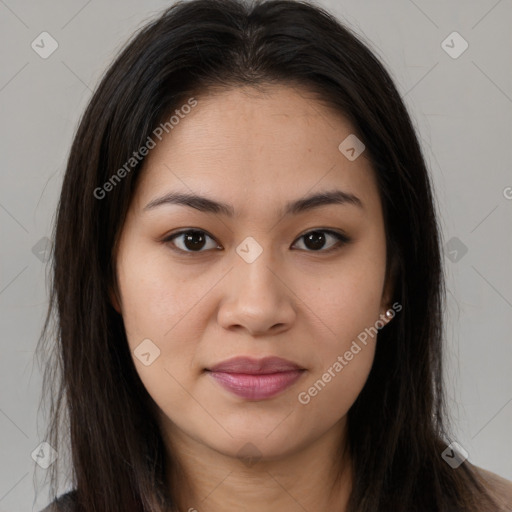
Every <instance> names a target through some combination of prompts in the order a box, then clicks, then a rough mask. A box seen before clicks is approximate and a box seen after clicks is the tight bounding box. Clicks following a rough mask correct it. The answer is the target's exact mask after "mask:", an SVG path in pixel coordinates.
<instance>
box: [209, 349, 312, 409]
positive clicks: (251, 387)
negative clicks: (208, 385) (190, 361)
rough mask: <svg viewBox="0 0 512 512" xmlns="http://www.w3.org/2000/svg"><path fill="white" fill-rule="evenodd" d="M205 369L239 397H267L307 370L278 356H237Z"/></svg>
mask: <svg viewBox="0 0 512 512" xmlns="http://www.w3.org/2000/svg"><path fill="white" fill-rule="evenodd" d="M205 371H206V372H207V373H208V375H210V376H211V377H212V378H213V379H214V380H215V381H216V382H217V383H218V384H220V385H221V386H222V387H223V388H224V389H226V390H227V391H229V392H231V393H232V394H234V395H236V396H238V397H241V398H244V399H246V400H264V399H268V398H272V397H274V396H277V395H278V394H280V393H282V392H283V391H284V390H285V389H287V388H289V387H290V386H292V385H293V384H294V383H295V382H296V381H297V380H298V379H299V378H300V377H301V376H302V374H303V373H304V372H305V371H306V369H305V368H302V367H301V366H299V365H298V364H296V363H294V362H292V361H288V360H286V359H282V358H278V357H267V358H263V359H253V358H249V357H236V358H232V359H229V360H227V361H223V362H221V363H219V364H216V365H214V366H212V367H211V368H206V369H205Z"/></svg>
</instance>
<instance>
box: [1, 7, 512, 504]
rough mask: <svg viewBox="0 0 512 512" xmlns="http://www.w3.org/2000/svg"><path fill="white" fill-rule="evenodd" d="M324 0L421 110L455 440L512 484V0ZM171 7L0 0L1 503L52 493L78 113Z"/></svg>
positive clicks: (417, 116) (415, 112) (417, 119)
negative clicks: (66, 202) (39, 358)
mask: <svg viewBox="0 0 512 512" xmlns="http://www.w3.org/2000/svg"><path fill="white" fill-rule="evenodd" d="M319 4H320V5H322V6H324V7H327V8H328V9H329V10H331V11H332V12H333V13H334V14H335V15H337V16H338V17H339V18H340V19H341V21H345V22H347V23H349V24H350V25H351V26H352V27H353V28H354V29H355V30H356V32H357V33H359V34H360V35H361V37H362V38H363V39H364V40H365V41H366V42H367V43H368V44H369V45H370V47H371V48H372V50H373V51H374V52H375V53H376V54H377V56H378V57H379V58H380V59H381V60H382V61H383V62H384V64H385V65H386V67H387V68H388V70H389V71H390V73H391V75H392V76H393V78H394V80H395V82H396V84H397V87H398V89H399V91H400V92H401V94H402V96H403V98H404V101H405V103H406V105H407V107H408V109H409V111H410V113H411V115H412V117H413V121H414V124H415V126H416V127H417V130H418V133H419V136H420V139H421V144H422V147H423V150H424V153H425V157H426V159H427V163H428V166H429V168H430V170H431V173H432V179H433V182H434V186H435V192H436V194H437V202H438V208H439V212H440V214H441V228H442V234H443V238H444V241H443V250H444V264H445V267H446V274H447V278H448V281H447V288H448V307H447V311H446V316H447V327H446V343H447V356H448V359H447V367H446V372H447V383H448V395H449V397H450V410H451V413H452V417H453V421H454V424H455V425H456V432H457V438H456V439H455V440H456V441H457V442H459V444H460V445H462V446H463V447H464V448H465V449H466V450H467V452H468V453H469V460H470V461H471V462H472V463H474V464H477V465H479V466H481V467H484V468H486V469H488V470H490V471H493V472H496V473H498V474H500V475H502V476H504V477H505V478H508V479H512V446H511V437H510V432H512V429H511V426H512V368H511V362H512V343H511V332H512V268H511V262H512V229H511V227H512V226H511V225H512V222H511V221H512V166H511V164H512V66H511V63H512V59H511V58H510V55H511V54H512V35H511V34H512V30H511V27H512V2H511V1H510V0H500V1H497V0H481V1H476V0H474V1H468V0H460V1H446V0H436V1H421V0H415V1H412V0H385V1H383V0H371V1H360V0H343V1H342V0H323V1H322V2H319ZM169 5H170V2H168V1H157V0H146V1H144V2H142V1H139V2H137V1H134V0H124V1H121V0H110V1H109V2H99V1H97V0H89V1H87V0H65V1H64V0H42V1H39V2H29V1H25V0H0V43H1V46H2V53H1V66H0V112H1V118H0V119H1V122H0V141H1V160H0V165H1V173H0V179H1V182H0V183H1V186H0V226H1V250H0V251H1V267H0V268H1V271H0V305H1V317H0V322H1V330H0V332H1V345H0V346H1V358H0V379H1V382H0V383H1V385H0V432H1V436H0V453H1V459H0V512H5V511H21V510H39V509H40V508H41V507H42V506H43V505H45V504H46V502H47V501H46V498H45V496H44V494H43V495H42V496H38V497H37V500H36V498H35V496H34V484H33V479H34V478H38V476H37V475H40V474H41V472H43V471H44V469H42V468H39V467H38V466H37V472H36V464H35V462H34V460H33V458H32V453H33V452H34V450H36V449H37V447H38V446H39V445H40V443H41V442H43V441H44V439H42V438H41V432H43V430H42V428H43V425H44V421H43V420H42V419H39V423H38V417H37V407H38V404H39V398H40V392H41V374H40V371H39V369H38V367H37V365H36V364H35V363H34V349H35V347H36V343H37V339H38V336H39V333H40V330H41V327H42V322H43V318H44V314H45V312H46V307H47V302H48V299H47V286H46V284H45V272H46V270H45V266H46V262H45V258H46V254H47V251H46V250H45V248H47V247H48V245H47V244H48V241H47V238H48V237H50V236H51V226H52V222H53V216H54V211H55V208H56V206H57V201H58V195H59V190H60V186H61V182H62V178H63V173H64V169H65V164H66V159H67V155H68V151H69V147H70V144H71V141H72V137H73V134H74V132H75V129H76V126H77V122H78V120H79V117H80V115H81V114H82V112H83V110H84V108H85V106H86V104H87V102H88V100H89V98H90V97H91V91H92V90H93V89H94V87H95V86H96V85H97V83H98V80H99V78H100V77H101V75H102V74H103V72H104V71H105V69H106V68H107V66H108V65H109V63H110V62H111V61H112V59H113V57H114V55H115V54H116V53H117V52H118V51H119V49H120V48H121V47H122V46H123V44H124V42H125V41H126V40H127V38H128V37H129V36H130V35H131V34H132V33H133V32H134V30H136V29H137V28H139V27H141V26H142V25H143V24H144V23H145V22H146V21H148V20H150V19H151V18H153V17H154V16H156V15H157V13H158V12H159V11H160V10H162V9H164V8H165V7H167V6H169ZM42 32H47V33H48V34H49V35H50V36H51V38H53V39H54V40H55V41H56V43H53V44H58V47H57V49H56V50H55V51H54V52H53V53H52V54H51V55H50V56H49V57H47V58H42V57H41V56H40V54H39V53H37V52H36V51H35V49H33V47H32V43H33V41H35V42H36V43H37V41H40V38H41V37H45V38H47V39H45V41H47V44H45V48H46V49H47V50H48V49H49V48H51V46H50V43H51V41H50V39H48V36H46V35H45V36H40V34H41V33H42ZM453 32H457V33H458V34H453ZM443 42H444V43H443ZM39 44H40V46H42V45H41V43H39ZM466 44H467V45H468V47H467V49H465V51H463V52H462V50H463V49H464V48H465V47H466ZM36 48H37V47H36ZM40 51H41V49H40ZM461 52H462V53H461Z"/></svg>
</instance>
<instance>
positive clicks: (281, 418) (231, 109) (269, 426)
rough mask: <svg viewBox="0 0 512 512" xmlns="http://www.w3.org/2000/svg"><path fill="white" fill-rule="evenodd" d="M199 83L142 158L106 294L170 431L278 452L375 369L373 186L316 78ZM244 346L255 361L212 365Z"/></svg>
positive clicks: (306, 437)
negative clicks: (308, 84) (252, 85)
mask: <svg viewBox="0 0 512 512" xmlns="http://www.w3.org/2000/svg"><path fill="white" fill-rule="evenodd" d="M196 99H197V106H195V108H194V109H192V111H191V112H190V113H189V114H187V115H186V116H183V118H182V119H180V121H179V124H176V125H175V126H174V127H173V129H172V130H171V131H169V133H168V134H166V135H165V137H163V138H162V140H161V142H158V144H157V145H156V147H155V148H154V149H151V150H150V152H149V154H148V156H147V158H146V161H145V166H144V170H143V172H142V174H141V176H140V181H139V183H138V186H137V190H136V192H135V195H134V197H133V200H132V203H131V206H130V210H129V213H128V216H127V219H126V221H125V224H124V226H123V229H122V233H121V237H120V242H119V245H118V248H117V251H116V267H117V268H116V272H117V280H118V286H119V288H118V290H117V297H118V298H115V297H114V296H113V297H112V301H113V304H114V307H116V309H117V310H118V311H119V312H120V314H121V315H122V317H123V321H124V325H125V329H126V333H127V338H128V342H129V346H130V350H131V353H132V357H133V361H134V364H135V366H136V369H137V371H138V374H139V375H140V378H141V380H142V382H143V384H144V386H145V387H146V389H147V391H148V393H149V394H150V395H151V397H152V398H153V400H154V402H155V403H156V405H157V406H158V410H159V422H160V424H161V426H162V428H163V429H164V430H165V432H166V433H167V434H169V436H170V437H172V438H173V439H182V440H186V439H189V440H194V441H195V442H199V443H201V444H202V445H203V446H207V447H210V448H212V449H214V450H216V451H217V452H221V453H223V454H225V455H230V456H236V454H237V453H239V450H240V449H241V448H242V447H243V446H244V445H245V444H246V443H252V445H254V446H256V447H257V450H258V453H259V454H261V455H262V456H264V457H269V458H278V457H281V456H284V455H286V454H291V453H293V452H294V451H296V450H299V449H300V448H301V447H304V446H307V445H308V444H311V443H313V442H315V440H318V439H319V438H321V437H322V436H323V435H324V434H325V433H326V432H328V431H332V429H333V428H334V429H337V428H339V429H340V431H341V429H342V428H343V426H344V422H345V417H346V414H347V412H348V410H349V408H350V406H351V405H352V404H353V403H354V401H355V399H356V398H357V396H358V394H359V393H360V391H361V389H362V387H363V385H364V383H365V381H366V379H367V377H368V374H369V371H370V368H371V365H372V362H373V357H374V349H375V340H376V337H372V335H373V332H374V331H368V329H370V328H373V327H374V326H375V325H376V322H377V326H378V327H381V326H382V324H383V323H385V322H386V320H383V318H384V316H383V313H384V312H385V311H386V309H387V308H388V307H389V303H388V302H387V299H388V296H389V293H388V286H387V284H386V282H385V268H386V237H385V227H384V222H383V215H382V208H381V202H380V198H379V192H378V188H377V185H376V182H375V177H374V175H373V171H372V168H371V165H370V162H369V160H368V159H367V157H366V155H365V153H364V151H363V153H362V154H361V155H360V156H359V157H357V158H356V159H353V155H352V153H353V152H350V150H349V151H348V153H347V152H346V151H345V152H342V150H340V149H339V146H340V144H341V143H342V141H344V140H345V139H346V138H347V137H348V136H350V135H351V134H353V133H354V130H353V128H352V127H351V125H350V124H349V123H348V122H347V121H346V119H345V118H343V117H342V116H341V115H339V114H336V113H334V112H333V111H331V110H329V109H327V107H325V106H323V105H322V104H321V103H318V102H316V101H315V100H314V98H313V96H311V95H308V93H307V92H306V91H298V90H296V89H292V88H288V87H285V86H272V87H270V86H269V87H268V88H267V89H266V92H265V93H261V92H256V91H254V90H253V89H233V90H229V91H224V92H221V93H219V92H217V93H216V94H214V95H209V96H203V97H197V98H196ZM164 133H165V132H164ZM349 140H350V139H349ZM343 147H344V146H343ZM346 155H349V156H351V157H352V158H351V159H349V158H347V156H346ZM336 191H338V195H337V196H336V197H337V198H338V199H337V200H335V199H333V197H334V196H332V197H331V198H330V199H329V200H326V198H327V195H324V201H318V200H317V201H314V200H312V201H304V200H305V199H307V198H310V197H312V196H317V195H318V194H321V193H331V192H336ZM171 193H172V194H189V195H195V196H202V197H206V198H208V199H209V200H210V201H214V202H217V203H223V204H225V205H226V208H225V209H223V208H220V207H218V206H217V207H216V206H215V205H213V206H212V203H208V202H206V201H202V202H201V201H192V200H189V201H188V202H187V204H183V202H182V203H180V202H179V201H176V200H175V201H171V200H170V197H169V196H168V197H167V200H161V201H160V199H162V198H165V197H166V195H168V194H171ZM344 194H345V195H344ZM347 198H348V199H347ZM175 199H176V196H175ZM293 204H295V207H291V206H290V205H293ZM365 329H366V331H365ZM368 332H371V333H372V335H368ZM363 340H364V341H363ZM235 356H245V357H249V358H253V359H255V360H256V362H254V361H253V363H254V364H253V365H252V366H249V367H247V366H245V367H244V366H242V367H235V366H232V367H230V368H226V367H225V368H223V369H222V368H221V369H220V370H219V371H212V368H213V367H214V366H215V365H218V364H219V363H221V362H224V361H226V360H229V359H231V358H233V357H235ZM267 357H278V358H282V359H284V360H286V361H288V362H291V363H295V365H296V367H298V368H299V369H298V370H295V371H294V370H293V369H292V367H291V366H290V365H284V366H272V365H271V366H261V365H259V363H260V362H259V360H260V359H262V358H267ZM221 370H223V371H221ZM258 371H259V372H260V373H259V374H258ZM254 372H256V374H254ZM261 372H263V373H266V375H263V374H262V373H261Z"/></svg>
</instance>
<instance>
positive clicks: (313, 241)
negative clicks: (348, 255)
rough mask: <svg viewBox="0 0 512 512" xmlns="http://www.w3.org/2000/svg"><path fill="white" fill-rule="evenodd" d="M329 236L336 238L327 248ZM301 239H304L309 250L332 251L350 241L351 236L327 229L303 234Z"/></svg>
mask: <svg viewBox="0 0 512 512" xmlns="http://www.w3.org/2000/svg"><path fill="white" fill-rule="evenodd" d="M329 237H331V238H332V239H334V243H332V244H331V245H330V246H329V247H328V248H327V249H325V244H326V242H327V241H328V239H329ZM299 240H304V246H305V247H306V249H307V252H330V251H331V250H336V249H338V248H340V247H341V246H343V245H345V244H347V243H349V242H350V238H349V237H347V236H346V235H343V234H341V233H337V232H336V231H331V230H326V229H321V230H314V231H310V232H309V233H306V234H305V235H302V236H301V237H300V238H299Z"/></svg>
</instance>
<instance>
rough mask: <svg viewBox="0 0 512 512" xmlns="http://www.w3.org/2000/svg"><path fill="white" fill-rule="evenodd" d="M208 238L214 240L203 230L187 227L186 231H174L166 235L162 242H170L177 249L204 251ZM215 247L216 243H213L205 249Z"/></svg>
mask: <svg viewBox="0 0 512 512" xmlns="http://www.w3.org/2000/svg"><path fill="white" fill-rule="evenodd" d="M208 239H210V240H212V241H214V240H213V238H212V237H211V236H210V235H208V234H207V233H206V232H205V231H201V230H197V229H189V230H187V231H181V232H179V233H174V234H173V235H171V236H169V237H167V238H166V239H165V240H164V242H171V243H172V245H173V246H174V247H175V248H176V250H178V251H182V252H204V251H203V249H204V248H205V246H207V243H206V242H207V240H208ZM174 240H178V242H179V243H175V242H174ZM217 247H218V245H217V244H216V243H214V244H213V246H210V247H207V249H215V248H217Z"/></svg>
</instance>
